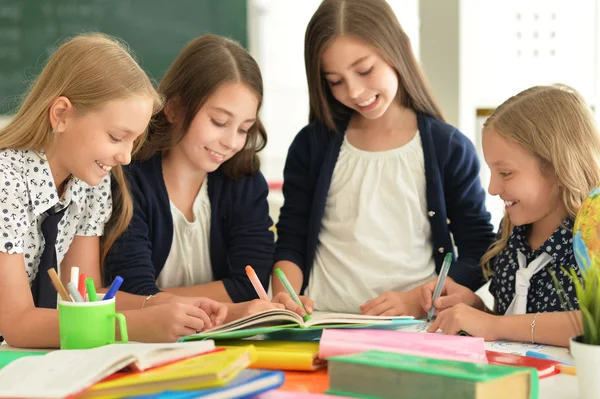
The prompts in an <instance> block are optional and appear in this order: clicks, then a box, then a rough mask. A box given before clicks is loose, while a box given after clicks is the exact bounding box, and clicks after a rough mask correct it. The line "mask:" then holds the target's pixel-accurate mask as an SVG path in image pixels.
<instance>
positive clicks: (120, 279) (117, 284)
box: [103, 276, 123, 301]
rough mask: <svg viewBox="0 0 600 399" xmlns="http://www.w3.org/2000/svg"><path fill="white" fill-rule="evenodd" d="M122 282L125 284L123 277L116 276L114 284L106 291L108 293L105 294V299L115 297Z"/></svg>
mask: <svg viewBox="0 0 600 399" xmlns="http://www.w3.org/2000/svg"><path fill="white" fill-rule="evenodd" d="M121 284H123V277H121V276H117V277H115V279H114V280H113V282H112V284H111V285H110V288H109V289H108V291H106V294H104V299H103V300H104V301H106V300H107V299H110V298H112V297H114V296H115V294H116V293H117V291H118V290H119V287H121Z"/></svg>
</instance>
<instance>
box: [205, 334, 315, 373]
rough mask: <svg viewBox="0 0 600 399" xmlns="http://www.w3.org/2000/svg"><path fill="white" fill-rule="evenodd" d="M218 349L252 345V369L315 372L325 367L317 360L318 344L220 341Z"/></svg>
mask: <svg viewBox="0 0 600 399" xmlns="http://www.w3.org/2000/svg"><path fill="white" fill-rule="evenodd" d="M221 343H222V344H220V345H218V346H217V347H219V348H236V347H243V346H247V345H253V346H254V347H255V348H256V361H255V362H254V363H252V366H251V367H252V368H257V369H268V370H306V371H309V370H317V369H319V368H321V367H323V366H324V365H325V361H322V360H320V359H319V343H318V342H289V341H221Z"/></svg>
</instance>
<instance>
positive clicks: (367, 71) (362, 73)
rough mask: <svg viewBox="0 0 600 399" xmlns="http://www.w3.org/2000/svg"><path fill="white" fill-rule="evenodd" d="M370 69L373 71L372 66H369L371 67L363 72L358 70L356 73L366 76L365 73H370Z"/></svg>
mask: <svg viewBox="0 0 600 399" xmlns="http://www.w3.org/2000/svg"><path fill="white" fill-rule="evenodd" d="M372 71H373V67H371V68H369V69H367V70H366V71H364V72H359V73H358V74H359V75H360V76H367V75H368V74H370V73H371V72H372Z"/></svg>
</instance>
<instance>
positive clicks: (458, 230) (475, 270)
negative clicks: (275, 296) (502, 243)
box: [275, 114, 494, 292]
mask: <svg viewBox="0 0 600 399" xmlns="http://www.w3.org/2000/svg"><path fill="white" fill-rule="evenodd" d="M417 122H418V127H419V132H420V136H421V144H422V146H423V154H424V158H425V179H426V185H427V190H426V191H427V207H428V216H429V219H430V222H431V235H432V241H433V248H434V258H435V264H436V270H437V272H438V273H439V271H440V269H441V266H442V263H443V260H444V256H445V255H446V253H447V252H448V251H452V252H453V254H454V246H453V242H452V237H453V238H454V242H455V244H456V246H457V248H458V252H459V258H458V259H457V260H456V262H455V263H453V265H452V267H451V268H450V271H449V276H451V277H452V278H453V279H454V280H455V281H457V282H458V283H460V284H462V285H465V286H467V287H469V288H471V289H473V290H475V289H477V288H479V287H481V285H482V284H483V283H484V279H483V274H482V270H481V267H480V266H479V260H480V259H481V256H482V255H483V254H484V253H485V251H486V250H487V248H488V247H489V245H490V244H491V243H492V241H493V239H494V233H493V226H492V224H491V223H490V214H489V213H488V212H487V211H486V209H485V192H484V190H483V188H482V186H481V183H480V180H479V160H478V159H477V154H476V151H475V147H474V146H473V144H472V143H471V141H470V140H469V139H468V138H467V137H465V136H464V135H463V134H462V133H460V132H459V131H458V130H457V129H456V128H454V127H452V126H450V125H448V124H446V123H444V122H442V121H440V120H437V119H435V118H432V117H430V116H427V115H424V114H417ZM347 124H348V121H346V122H345V123H342V124H340V127H339V128H338V129H337V132H332V131H331V130H329V129H328V128H327V127H326V126H325V125H323V124H321V123H319V122H313V123H311V124H310V125H308V126H306V127H305V128H304V129H302V130H301V131H300V133H298V135H297V136H296V138H295V139H294V141H293V143H292V145H291V147H290V149H289V152H288V156H287V160H286V164H285V169H284V184H283V194H284V197H285V202H284V205H283V207H282V208H281V213H280V216H279V222H278V223H277V235H278V239H277V249H276V251H275V261H276V262H278V261H282V260H287V261H290V262H293V263H295V264H296V265H298V266H299V267H300V268H301V269H302V272H303V275H304V279H303V283H302V290H301V292H303V291H304V289H305V288H306V286H307V285H308V279H309V276H310V271H311V268H312V267H313V262H314V257H315V251H316V248H317V244H318V239H319V231H320V229H321V219H322V218H323V212H324V210H325V200H326V198H327V193H328V191H329V185H330V183H331V176H332V174H333V170H334V167H335V164H336V162H337V159H338V155H339V153H340V148H341V145H342V142H343V139H344V134H345V133H338V132H345V130H346V129H345V128H346V126H347ZM448 220H450V221H451V223H448ZM450 233H452V237H451V234H450ZM454 255H456V254H454ZM455 259H456V257H455ZM365 267H366V265H365ZM365 272H367V271H365Z"/></svg>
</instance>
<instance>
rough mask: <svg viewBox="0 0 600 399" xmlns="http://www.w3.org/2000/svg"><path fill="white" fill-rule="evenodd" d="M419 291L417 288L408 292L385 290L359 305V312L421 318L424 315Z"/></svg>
mask: <svg viewBox="0 0 600 399" xmlns="http://www.w3.org/2000/svg"><path fill="white" fill-rule="evenodd" d="M419 293H420V290H419V288H415V289H414V290H411V291H408V292H391V291H389V292H385V293H383V294H381V295H379V296H378V297H377V298H375V299H371V300H370V301H367V302H366V303H365V304H364V305H361V307H360V314H364V315H371V316H414V317H416V318H422V317H423V316H425V312H423V309H422V308H421V305H420V302H419Z"/></svg>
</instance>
